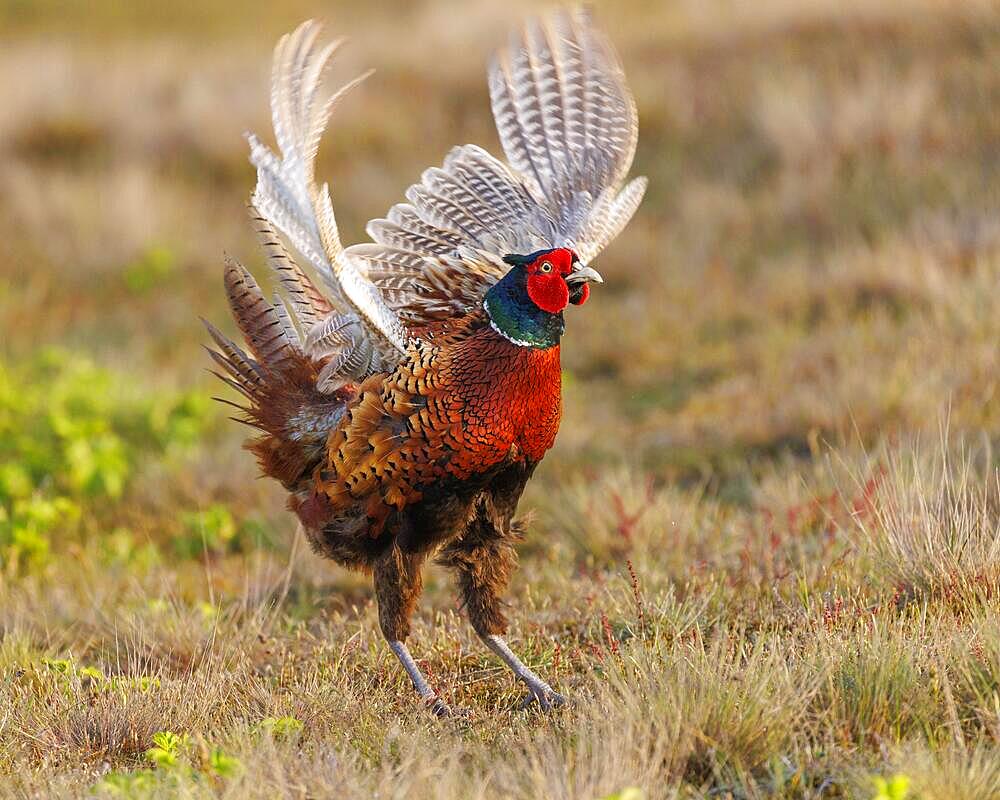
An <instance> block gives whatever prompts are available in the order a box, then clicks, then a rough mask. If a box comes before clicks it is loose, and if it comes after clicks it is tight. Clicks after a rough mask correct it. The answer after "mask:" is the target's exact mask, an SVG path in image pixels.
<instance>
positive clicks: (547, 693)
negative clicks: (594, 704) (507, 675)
mask: <svg viewBox="0 0 1000 800" xmlns="http://www.w3.org/2000/svg"><path fill="white" fill-rule="evenodd" d="M480 638H481V639H482V640H483V642H484V643H485V644H486V646H487V647H488V648H490V650H492V651H493V652H494V653H496V654H497V655H498V656H500V658H501V659H503V662H504V663H505V664H506V665H507V666H508V667H510V668H511V669H512V670H513V671H514V674H515V675H517V677H518V678H520V679H521V680H522V681H524V683H525V685H527V687H528V690H529V691H530V692H531V695H530V696H529V697H527V698H526V699H525V703H524V704H525V705H526V706H527V705H529V704H530V703H531V702H532V701H537V702H538V706H539V708H541V709H542V710H543V711H549V710H551V709H552V708H555V707H556V706H561V705H563V704H564V703H565V702H566V698H565V697H563V696H562V695H561V694H559V693H558V692H556V691H555V690H554V689H553V688H552V687H551V686H549V685H548V684H547V683H546V682H545V681H543V680H542V679H541V678H540V677H538V675H537V674H535V673H534V672H533V671H532V670H530V669H528V667H526V666H525V665H524V662H523V661H521V659H519V658H518V657H517V656H516V655H514V652H513V651H512V650H511V649H510V647H508V646H507V642H505V641H504V640H503V637H502V636H482V637H480Z"/></svg>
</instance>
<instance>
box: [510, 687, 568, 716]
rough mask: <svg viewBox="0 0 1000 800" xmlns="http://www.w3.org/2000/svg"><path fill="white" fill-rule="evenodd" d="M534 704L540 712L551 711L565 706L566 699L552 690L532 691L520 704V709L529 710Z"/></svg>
mask: <svg viewBox="0 0 1000 800" xmlns="http://www.w3.org/2000/svg"><path fill="white" fill-rule="evenodd" d="M535 703H537V704H538V707H539V708H540V709H541V710H542V711H551V710H552V709H554V708H559V707H560V706H564V705H566V698H565V697H563V696H562V695H561V694H559V693H558V692H555V691H553V690H552V689H539V690H537V691H536V690H534V689H532V690H531V691H530V692H529V693H528V695H527V696H526V697H525V698H524V700H523V701H522V702H521V708H524V709H527V708H531V706H532V705H534V704H535Z"/></svg>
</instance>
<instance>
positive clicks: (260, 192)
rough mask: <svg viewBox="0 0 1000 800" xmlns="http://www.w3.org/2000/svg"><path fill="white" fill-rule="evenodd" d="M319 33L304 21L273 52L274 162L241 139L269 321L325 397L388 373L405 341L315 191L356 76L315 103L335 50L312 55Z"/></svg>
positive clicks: (319, 190) (321, 193) (323, 193)
mask: <svg viewBox="0 0 1000 800" xmlns="http://www.w3.org/2000/svg"><path fill="white" fill-rule="evenodd" d="M318 32H319V26H318V25H317V24H316V23H315V22H313V21H309V22H305V23H303V24H302V25H301V26H299V28H298V29H296V30H295V32H294V33H291V34H288V35H285V36H283V37H282V38H281V40H280V41H279V42H278V45H277V47H276V48H275V51H274V66H273V71H272V77H271V117H272V122H273V125H274V135H275V139H276V140H277V144H278V151H279V153H280V156H279V155H276V154H275V153H274V152H272V151H271V150H270V149H269V148H268V147H266V146H265V145H263V144H262V143H261V142H260V140H258V139H257V137H256V136H254V135H253V134H248V136H247V139H248V141H249V142H250V161H251V162H252V163H253V164H254V166H256V167H257V186H256V188H255V190H254V193H253V197H252V200H251V204H252V208H253V210H254V212H255V214H254V216H255V219H256V222H257V228H258V232H259V233H260V235H261V239H262V242H263V244H264V247H265V249H266V250H267V251H268V255H269V261H270V264H271V266H272V267H273V268H274V271H275V274H276V275H277V277H278V279H279V282H280V284H281V286H282V287H283V289H284V291H285V295H286V299H281V298H277V299H276V301H275V303H274V304H273V309H274V314H275V319H277V320H279V321H281V323H282V324H283V325H285V326H286V327H287V328H288V333H289V336H291V335H292V334H298V336H296V338H295V341H296V346H298V347H301V348H303V349H304V351H305V352H306V353H307V354H308V355H310V356H312V357H313V358H315V359H316V360H317V361H319V362H321V363H323V368H322V370H321V372H320V374H319V380H318V385H319V388H320V389H321V390H323V391H327V392H332V391H334V390H335V389H337V388H339V387H340V386H342V385H343V384H344V383H345V382H347V381H350V380H357V379H361V378H364V377H365V376H367V375H370V374H372V373H374V372H378V371H382V370H385V369H388V368H391V367H392V366H394V365H395V364H396V363H398V361H399V358H400V356H401V354H402V353H404V352H405V350H406V345H407V340H408V338H409V333H408V331H407V330H406V328H405V327H404V326H403V324H402V323H401V322H400V319H399V317H398V315H397V314H396V313H395V312H394V311H393V310H392V309H391V308H390V307H389V306H388V305H387V304H386V302H385V299H384V298H383V297H382V295H381V294H380V292H379V291H378V290H377V289H376V287H375V286H374V285H372V283H371V282H370V281H369V280H368V279H367V278H366V277H365V276H364V275H363V274H362V273H361V272H360V271H359V270H358V267H357V265H356V262H355V261H353V260H352V259H350V258H348V257H347V256H346V255H345V253H344V249H343V247H342V246H341V242H340V234H339V232H338V230H337V221H336V217H335V216H334V212H333V204H332V202H331V200H330V191H329V187H328V186H327V184H325V183H324V184H323V185H322V186H318V185H317V184H316V182H315V177H314V165H315V161H316V152H317V150H318V147H319V140H320V137H321V136H322V134H323V130H324V128H325V127H326V123H327V121H328V120H329V117H330V112H331V111H332V110H333V107H334V106H335V105H336V103H337V101H338V100H340V99H341V98H342V97H343V96H344V95H345V94H346V93H347V92H348V91H349V90H350V89H352V88H353V87H354V86H355V85H357V84H358V83H359V82H360V81H361V80H363V79H364V77H365V76H361V77H360V78H357V79H355V80H354V81H352V82H351V83H348V84H347V85H346V86H344V87H343V88H341V89H340V90H339V91H337V92H335V93H334V94H333V95H332V96H331V97H329V98H327V99H326V100H324V101H322V102H319V101H318V92H319V86H320V83H321V79H322V76H323V73H324V71H325V69H326V67H327V65H328V63H329V61H330V57H331V56H332V55H333V53H334V52H335V51H336V49H337V47H338V46H339V44H340V42H339V41H338V42H332V43H331V44H329V45H327V46H326V47H323V48H322V49H317V47H316V37H317V34H318ZM276 231H277V232H280V233H281V234H282V235H283V236H284V237H285V238H286V239H287V240H288V241H289V242H290V243H291V245H292V247H293V248H294V249H295V250H296V251H297V252H298V253H299V254H300V255H301V256H302V257H303V258H304V259H305V260H306V261H307V262H308V263H309V265H310V266H311V267H312V268H314V269H315V270H316V271H317V273H318V274H319V275H320V277H321V278H322V280H323V283H324V284H325V285H326V287H327V289H328V290H329V293H330V296H329V297H326V296H325V295H324V294H323V293H322V292H320V291H319V290H318V289H317V287H316V286H315V285H314V284H313V283H312V281H311V280H310V279H309V277H308V276H307V275H306V274H305V273H304V272H303V271H302V270H301V269H300V268H299V267H298V265H297V264H296V263H295V262H294V261H293V260H292V258H291V256H289V254H288V253H287V252H286V251H285V250H284V248H283V246H282V244H281V241H280V240H279V238H278V236H277V235H276Z"/></svg>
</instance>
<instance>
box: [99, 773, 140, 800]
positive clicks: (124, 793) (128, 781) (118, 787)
mask: <svg viewBox="0 0 1000 800" xmlns="http://www.w3.org/2000/svg"><path fill="white" fill-rule="evenodd" d="M154 782H155V777H154V775H153V771H152V770H151V769H140V770H135V771H134V772H109V773H108V774H107V775H105V776H104V777H103V778H102V779H101V780H100V781H99V782H98V783H97V784H96V785H95V786H94V788H93V791H94V792H97V793H102V792H103V793H104V794H110V795H112V796H114V797H141V796H143V795H145V794H146V793H148V792H149V791H150V790H151V789H152V787H153V784H154Z"/></svg>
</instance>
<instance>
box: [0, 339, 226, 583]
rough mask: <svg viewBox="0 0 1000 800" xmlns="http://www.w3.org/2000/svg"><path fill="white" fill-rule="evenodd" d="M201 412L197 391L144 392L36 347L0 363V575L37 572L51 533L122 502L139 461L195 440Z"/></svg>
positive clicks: (205, 403)
mask: <svg viewBox="0 0 1000 800" xmlns="http://www.w3.org/2000/svg"><path fill="white" fill-rule="evenodd" d="M210 413H211V412H210V406H209V400H208V398H206V397H203V396H202V393H200V392H181V393H173V392H148V393H147V392H144V391H142V390H141V389H139V388H138V387H136V385H135V384H134V383H132V382H130V381H128V380H127V379H126V378H125V377H124V376H120V375H117V374H115V373H113V372H111V371H109V370H105V369H101V368H99V367H97V366H96V365H94V364H93V363H92V362H91V361H90V360H88V359H86V358H82V357H80V356H76V355H73V354H70V353H67V352H65V351H62V350H51V349H49V350H44V351H42V352H41V353H40V354H38V355H37V356H36V357H35V358H33V359H31V360H29V361H27V362H25V363H20V364H18V365H17V366H16V367H15V366H13V365H10V364H7V363H5V362H3V361H0V563H2V564H3V566H4V568H5V570H6V571H7V572H8V573H10V574H13V573H16V572H19V571H22V570H23V569H28V568H31V567H33V566H39V565H44V564H45V562H46V561H47V559H48V555H49V550H50V547H51V542H52V537H53V534H55V533H56V532H60V533H63V532H66V531H68V530H70V529H71V527H72V526H74V525H75V524H76V523H78V522H79V521H80V520H81V519H82V518H83V517H84V516H85V515H86V514H88V512H92V511H96V510H98V509H100V508H101V507H102V506H104V505H106V504H107V503H108V501H114V500H117V499H118V498H120V497H122V495H123V494H124V493H125V490H126V488H127V486H128V482H129V480H130V478H131V477H132V475H133V473H134V468H135V465H136V463H138V462H139V461H140V460H142V459H143V458H144V457H145V456H147V455H149V454H152V455H165V454H167V453H169V452H171V451H175V450H178V449H183V448H186V447H188V446H189V445H190V444H191V443H192V442H194V441H196V440H197V438H198V436H199V434H200V433H201V432H202V431H203V430H204V428H205V426H206V424H207V423H208V421H209V419H210V418H211V416H210ZM119 544H121V542H119ZM146 555H149V554H148V553H147V554H146Z"/></svg>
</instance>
